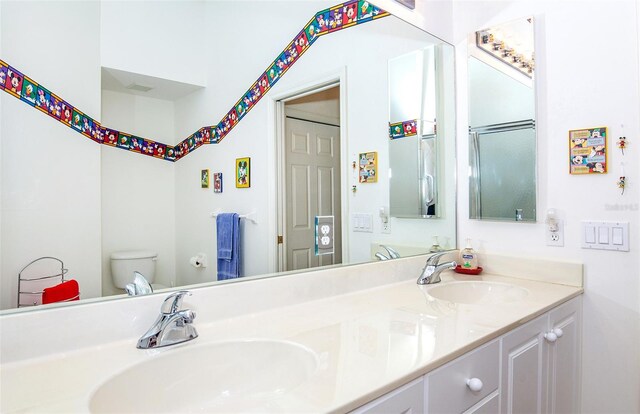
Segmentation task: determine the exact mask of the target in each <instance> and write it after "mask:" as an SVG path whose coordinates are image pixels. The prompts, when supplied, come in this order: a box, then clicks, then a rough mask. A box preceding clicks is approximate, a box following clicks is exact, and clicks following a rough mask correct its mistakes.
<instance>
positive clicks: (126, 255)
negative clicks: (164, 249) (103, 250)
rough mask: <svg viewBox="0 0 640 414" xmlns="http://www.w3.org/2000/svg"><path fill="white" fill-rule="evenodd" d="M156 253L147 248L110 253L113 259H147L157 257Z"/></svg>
mask: <svg viewBox="0 0 640 414" xmlns="http://www.w3.org/2000/svg"><path fill="white" fill-rule="evenodd" d="M157 256H158V253H156V252H151V251H148V250H126V251H122V252H113V253H111V258H112V259H115V260H132V259H148V258H150V257H157Z"/></svg>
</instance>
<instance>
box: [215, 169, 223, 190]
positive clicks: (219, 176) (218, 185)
mask: <svg viewBox="0 0 640 414" xmlns="http://www.w3.org/2000/svg"><path fill="white" fill-rule="evenodd" d="M213 192H214V193H221V192H222V173H221V172H219V173H213Z"/></svg>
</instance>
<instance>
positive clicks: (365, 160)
mask: <svg viewBox="0 0 640 414" xmlns="http://www.w3.org/2000/svg"><path fill="white" fill-rule="evenodd" d="M358 182H359V183H376V182H378V153H377V152H363V153H361V154H360V155H359V156H358Z"/></svg>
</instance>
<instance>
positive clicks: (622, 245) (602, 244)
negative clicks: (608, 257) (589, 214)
mask: <svg viewBox="0 0 640 414" xmlns="http://www.w3.org/2000/svg"><path fill="white" fill-rule="evenodd" d="M582 230H583V239H582V248H583V249H598V250H617V251H621V252H628V251H629V223H628V222H609V221H583V222H582Z"/></svg>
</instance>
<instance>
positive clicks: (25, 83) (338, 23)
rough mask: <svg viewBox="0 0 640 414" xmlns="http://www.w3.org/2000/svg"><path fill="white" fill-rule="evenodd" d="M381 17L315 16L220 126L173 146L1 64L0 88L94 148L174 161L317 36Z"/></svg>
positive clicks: (240, 111)
mask: <svg viewBox="0 0 640 414" xmlns="http://www.w3.org/2000/svg"><path fill="white" fill-rule="evenodd" d="M386 16H389V13H388V12H386V11H384V10H382V9H380V8H378V7H376V6H374V5H373V4H371V3H369V2H368V1H365V0H352V1H347V2H344V3H341V4H338V5H336V6H333V7H331V8H328V9H326V10H322V11H319V12H318V13H316V14H315V15H314V16H313V17H312V18H311V20H309V22H308V23H307V24H306V25H305V26H304V28H303V29H302V30H301V31H300V32H299V33H298V34H297V35H296V36H295V38H294V39H293V40H292V41H291V42H290V43H289V44H288V45H287V47H285V48H284V50H283V51H282V52H281V53H280V54H279V55H278V57H277V58H276V59H275V60H274V61H273V62H271V64H269V66H268V67H267V69H266V70H265V71H264V72H263V73H262V74H261V75H260V76H259V77H258V79H257V80H256V81H255V82H254V83H253V85H251V87H250V88H249V89H248V90H247V91H246V92H245V93H244V94H243V95H242V97H241V98H240V99H238V101H237V102H236V103H235V105H234V106H233V108H231V109H230V110H229V111H228V112H227V114H226V115H225V116H224V117H223V118H222V120H221V121H220V122H218V123H217V124H216V125H212V126H206V127H202V128H200V129H199V130H198V131H196V132H194V133H193V134H191V135H190V136H189V137H187V138H185V139H184V140H182V141H181V142H179V143H178V144H176V145H175V146H172V145H167V144H163V143H160V142H156V141H153V140H150V139H147V138H141V137H137V136H134V135H131V134H127V133H125V132H121V131H117V130H115V129H111V128H107V127H105V126H103V125H101V124H100V123H99V122H98V121H96V120H95V119H93V118H92V117H90V116H89V115H86V114H84V113H83V112H82V111H81V110H80V109H78V108H76V107H74V106H73V105H71V104H69V103H68V102H66V101H65V100H63V99H62V98H60V97H59V96H58V95H56V94H54V93H53V92H51V91H50V90H49V89H47V88H45V87H44V86H43V85H40V84H38V83H37V82H36V81H34V80H32V79H31V78H29V77H28V76H25V75H24V74H23V73H22V72H20V71H18V70H17V69H16V68H14V67H13V66H10V65H8V64H7V63H5V62H4V61H2V60H0V89H1V90H4V91H5V92H7V93H9V94H10V95H13V96H14V97H16V98H18V99H20V100H21V101H23V102H25V103H27V104H28V105H30V106H32V107H34V108H36V109H38V110H40V111H42V112H43V113H45V114H47V115H49V116H50V117H52V118H54V119H55V120H57V121H59V122H62V123H63V124H65V125H67V126H68V127H70V128H72V129H74V130H75V131H77V132H79V133H81V134H82V135H84V136H85V137H87V138H89V139H91V140H93V141H95V142H97V143H99V144H104V145H109V146H113V147H117V148H121V149H125V150H128V151H134V152H137V153H140V154H143V155H148V156H151V157H156V158H161V159H165V160H167V161H172V162H174V161H177V160H179V159H181V158H183V157H184V156H186V155H187V154H189V153H190V152H192V151H195V150H196V149H197V148H199V147H200V146H202V145H205V144H217V143H218V142H220V141H222V140H223V139H224V138H225V137H226V136H227V135H228V134H229V132H230V131H231V130H232V129H233V128H234V127H235V126H236V125H237V124H238V122H240V121H241V120H242V118H244V117H245V116H246V115H247V113H249V111H250V110H251V109H252V108H253V107H254V106H255V105H256V104H257V103H258V101H260V99H262V97H263V96H264V95H265V94H266V93H267V92H268V91H269V89H271V87H273V85H275V84H276V82H278V81H279V80H280V78H282V76H284V74H285V73H286V72H287V71H288V70H289V68H291V66H293V64H294V63H296V61H297V60H298V59H299V58H300V56H302V54H304V53H305V52H306V51H307V50H308V49H309V47H311V45H312V44H313V43H314V42H315V41H316V40H317V39H318V38H319V37H321V36H324V35H326V34H329V33H333V32H336V31H338V30H342V29H346V28H347V27H351V26H354V25H357V24H360V23H365V22H369V21H372V20H375V19H378V18H381V17H386Z"/></svg>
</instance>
